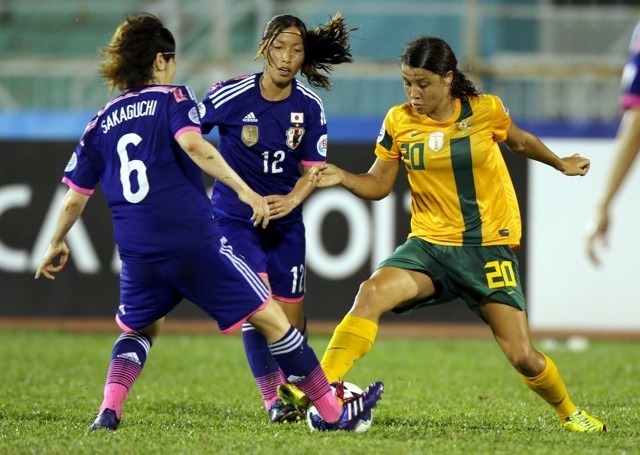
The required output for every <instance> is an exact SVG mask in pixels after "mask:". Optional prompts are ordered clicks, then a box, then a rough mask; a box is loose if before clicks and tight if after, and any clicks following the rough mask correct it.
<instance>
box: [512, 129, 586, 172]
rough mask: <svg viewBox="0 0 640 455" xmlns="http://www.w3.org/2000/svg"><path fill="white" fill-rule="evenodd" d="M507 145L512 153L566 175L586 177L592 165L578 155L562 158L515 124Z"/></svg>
mask: <svg viewBox="0 0 640 455" xmlns="http://www.w3.org/2000/svg"><path fill="white" fill-rule="evenodd" d="M505 144H506V146H507V147H509V150H511V151H512V152H514V153H517V154H519V155H522V156H526V157H527V158H530V159H532V160H536V161H540V162H541V163H544V164H547V165H549V166H551V167H553V168H554V169H557V170H558V171H560V172H562V173H563V174H564V175H585V174H586V173H587V172H589V167H590V164H591V163H590V162H589V160H588V159H587V158H585V157H582V156H580V154H578V153H575V154H573V155H571V156H567V157H564V158H560V157H559V156H558V155H556V154H555V153H553V152H552V151H551V150H550V149H549V148H548V147H547V146H546V145H544V144H543V143H542V141H541V140H540V139H538V137H537V136H535V135H533V134H531V133H530V132H528V131H525V130H523V129H520V128H519V127H518V126H517V125H516V124H515V123H511V128H510V129H509V132H508V133H507V139H506V140H505Z"/></svg>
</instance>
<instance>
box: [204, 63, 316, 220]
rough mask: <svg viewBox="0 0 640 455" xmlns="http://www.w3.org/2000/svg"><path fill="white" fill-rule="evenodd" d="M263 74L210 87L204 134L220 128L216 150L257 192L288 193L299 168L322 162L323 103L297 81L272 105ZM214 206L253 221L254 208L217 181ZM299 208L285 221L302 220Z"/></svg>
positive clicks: (295, 180) (297, 176) (268, 193)
mask: <svg viewBox="0 0 640 455" xmlns="http://www.w3.org/2000/svg"><path fill="white" fill-rule="evenodd" d="M261 76H262V73H256V74H250V75H247V76H240V77H236V78H234V79H230V80H227V81H223V82H218V83H216V84H214V85H213V87H211V89H210V90H209V92H208V93H207V94H206V96H205V97H204V99H203V101H202V106H201V112H200V114H201V117H202V131H203V133H204V134H207V133H209V132H210V131H211V130H212V129H213V128H214V127H215V126H218V130H219V133H220V141H219V143H218V150H219V151H220V153H221V154H222V156H223V157H224V159H225V160H226V161H227V163H229V165H230V166H231V167H232V168H233V169H234V170H235V171H236V172H237V173H238V174H239V175H240V177H242V179H243V180H244V181H245V182H247V184H248V185H249V186H250V187H251V188H252V189H253V190H254V191H255V192H257V193H258V194H260V195H262V196H267V195H270V194H288V193H290V192H291V190H292V189H293V187H294V186H295V184H296V182H297V181H298V179H299V178H300V175H301V173H300V164H302V165H303V166H313V165H314V164H316V163H324V162H325V161H326V155H327V122H326V119H325V115H324V107H323V104H322V101H321V100H320V98H319V97H318V95H316V94H315V93H314V92H312V91H311V90H310V89H309V88H307V87H306V86H305V85H303V84H301V83H300V82H299V81H298V80H296V79H293V81H292V85H291V94H290V95H289V96H288V97H287V98H285V99H283V100H280V101H268V100H266V99H265V98H264V97H263V96H262V94H261V92H260V77H261ZM212 204H213V206H214V207H215V208H216V209H218V210H222V211H224V212H226V213H228V214H232V215H233V216H238V217H242V218H245V219H247V220H249V219H250V218H251V214H252V212H251V209H250V207H249V206H247V205H246V204H243V203H242V202H241V201H240V200H239V198H238V196H237V195H236V193H235V192H234V191H232V190H231V189H230V188H228V187H227V186H226V185H224V184H221V183H220V182H215V184H214V189H213V197H212ZM301 216H302V207H301V206H298V207H296V208H295V209H294V210H293V211H292V212H291V213H290V214H289V215H288V216H287V217H286V218H284V219H283V221H284V220H288V221H289V220H294V219H300V218H301Z"/></svg>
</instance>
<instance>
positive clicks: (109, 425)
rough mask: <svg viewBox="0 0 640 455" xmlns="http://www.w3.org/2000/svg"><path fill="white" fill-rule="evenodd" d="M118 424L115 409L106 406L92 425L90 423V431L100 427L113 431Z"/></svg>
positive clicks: (118, 420)
mask: <svg viewBox="0 0 640 455" xmlns="http://www.w3.org/2000/svg"><path fill="white" fill-rule="evenodd" d="M118 425H120V419H118V416H117V415H116V411H114V410H113V409H109V408H107V409H105V410H104V411H102V412H101V413H100V414H98V417H96V420H95V421H94V422H93V425H91V431H93V430H100V429H103V430H111V431H115V430H116V429H117V428H118Z"/></svg>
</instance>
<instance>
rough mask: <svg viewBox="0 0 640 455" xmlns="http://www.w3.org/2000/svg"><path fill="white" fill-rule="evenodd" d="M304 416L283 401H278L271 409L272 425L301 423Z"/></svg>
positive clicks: (270, 418)
mask: <svg viewBox="0 0 640 455" xmlns="http://www.w3.org/2000/svg"><path fill="white" fill-rule="evenodd" d="M303 417H304V414H303V413H302V412H300V411H299V410H297V409H296V408H295V407H294V406H290V405H288V404H284V403H283V402H282V400H281V399H278V400H276V401H275V402H274V403H273V404H272V405H271V407H270V408H269V420H270V421H271V423H287V422H299V421H301V420H302V418H303Z"/></svg>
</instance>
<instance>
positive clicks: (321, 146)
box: [316, 134, 327, 157]
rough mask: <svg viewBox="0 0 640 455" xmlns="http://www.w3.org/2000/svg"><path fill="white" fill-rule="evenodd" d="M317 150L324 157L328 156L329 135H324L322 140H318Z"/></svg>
mask: <svg viewBox="0 0 640 455" xmlns="http://www.w3.org/2000/svg"><path fill="white" fill-rule="evenodd" d="M316 149H317V150H318V153H319V154H320V155H322V156H324V157H326V156H327V135H326V134H323V135H322V136H320V139H318V143H317V144H316Z"/></svg>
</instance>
